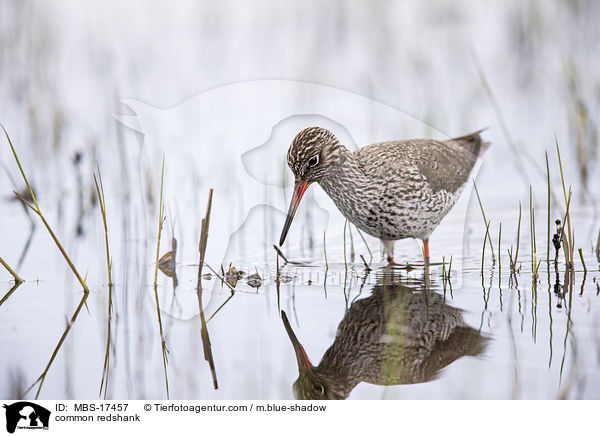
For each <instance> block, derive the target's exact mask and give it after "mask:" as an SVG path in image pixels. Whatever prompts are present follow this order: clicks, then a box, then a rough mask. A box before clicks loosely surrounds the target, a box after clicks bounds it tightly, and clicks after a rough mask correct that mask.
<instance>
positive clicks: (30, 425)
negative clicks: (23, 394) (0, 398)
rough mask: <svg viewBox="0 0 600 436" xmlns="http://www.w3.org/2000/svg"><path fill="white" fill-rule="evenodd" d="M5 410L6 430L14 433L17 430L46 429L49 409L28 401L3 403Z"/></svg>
mask: <svg viewBox="0 0 600 436" xmlns="http://www.w3.org/2000/svg"><path fill="white" fill-rule="evenodd" d="M3 407H4V408H5V409H6V411H5V414H6V431H8V432H9V433H14V432H15V430H16V429H19V430H40V429H42V430H48V424H49V422H50V411H49V410H48V409H46V408H44V407H42V406H40V405H38V404H35V403H30V402H29V401H19V402H17V403H13V404H4V406H3Z"/></svg>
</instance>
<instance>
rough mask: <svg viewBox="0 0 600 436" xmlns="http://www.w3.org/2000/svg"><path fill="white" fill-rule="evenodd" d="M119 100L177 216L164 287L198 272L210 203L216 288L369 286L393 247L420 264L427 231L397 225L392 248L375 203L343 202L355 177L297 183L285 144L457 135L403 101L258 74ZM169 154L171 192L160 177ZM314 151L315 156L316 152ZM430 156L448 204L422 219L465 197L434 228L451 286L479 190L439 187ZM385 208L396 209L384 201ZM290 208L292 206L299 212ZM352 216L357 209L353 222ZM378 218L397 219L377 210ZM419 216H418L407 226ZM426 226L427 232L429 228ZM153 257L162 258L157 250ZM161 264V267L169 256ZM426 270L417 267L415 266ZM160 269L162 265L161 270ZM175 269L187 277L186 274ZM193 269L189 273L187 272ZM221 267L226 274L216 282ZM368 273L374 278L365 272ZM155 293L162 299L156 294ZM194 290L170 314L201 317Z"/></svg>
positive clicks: (210, 273)
mask: <svg viewBox="0 0 600 436" xmlns="http://www.w3.org/2000/svg"><path fill="white" fill-rule="evenodd" d="M121 102H122V104H123V105H124V108H123V110H122V112H123V113H121V114H118V115H115V118H116V119H117V120H118V121H119V122H120V123H122V124H124V125H125V126H127V127H129V128H131V129H133V130H134V131H136V132H139V133H141V134H142V135H143V145H142V148H141V152H140V159H139V162H140V165H139V170H140V171H141V180H144V181H145V182H144V183H143V186H141V188H142V190H143V191H144V192H143V194H144V195H143V196H141V198H154V199H156V198H162V200H163V204H162V205H161V207H164V210H165V211H166V212H167V215H168V216H166V217H165V218H166V222H167V224H168V223H170V224H171V225H170V226H168V225H167V226H166V227H167V228H166V230H167V233H169V232H170V233H171V234H172V239H173V241H174V243H173V244H172V245H173V247H174V249H173V250H172V251H171V252H170V253H167V254H171V255H172V256H173V257H175V256H176V259H175V258H173V261H172V262H170V263H169V262H163V263H165V264H166V265H167V266H171V268H168V269H167V270H168V274H167V273H165V275H164V276H161V279H160V280H162V282H161V281H159V283H158V284H159V285H161V286H159V287H158V289H159V292H160V291H161V290H162V289H165V290H166V289H168V288H169V286H170V284H169V282H170V281H171V279H172V281H173V287H176V284H177V283H184V281H185V282H190V283H196V282H197V281H198V274H197V271H194V268H187V269H186V268H183V267H182V266H185V265H191V264H196V265H197V264H198V260H199V257H198V240H199V239H200V234H199V233H200V232H199V231H198V230H199V228H200V224H199V222H200V221H201V220H202V218H203V217H205V215H206V213H207V210H210V216H209V217H207V218H208V220H209V222H210V226H209V229H208V237H207V239H208V240H207V244H206V245H205V248H206V253H205V255H204V257H203V259H204V265H205V266H204V267H203V270H202V275H206V276H207V279H205V280H203V281H202V285H203V286H205V287H208V286H210V287H214V289H218V288H220V287H221V284H222V282H223V281H227V282H228V283H230V282H233V283H230V284H231V287H236V286H237V287H238V289H239V285H237V280H236V279H238V278H240V279H241V280H243V283H246V282H247V283H249V286H251V287H253V284H254V283H255V282H256V283H257V284H261V285H263V286H267V285H268V284H269V283H270V284H290V285H293V284H306V283H308V284H311V283H312V284H318V283H319V282H323V283H324V284H325V283H326V282H327V284H329V281H330V280H333V281H335V282H341V283H347V282H348V278H347V277H346V276H345V275H346V274H347V273H348V272H349V271H350V272H353V271H354V272H358V275H359V281H360V282H361V283H362V275H363V274H362V272H363V271H364V270H365V265H367V264H368V265H369V266H368V267H367V269H369V270H371V269H373V270H379V269H380V268H382V267H384V266H385V265H387V263H388V262H387V261H386V259H388V258H390V259H391V258H392V255H393V260H394V261H395V263H396V264H397V265H400V266H402V265H406V266H407V268H405V269H406V270H409V271H414V270H415V268H414V266H415V265H417V266H418V265H420V264H422V263H423V254H424V252H423V245H422V242H421V239H423V238H421V239H419V237H421V236H422V235H421V234H420V233H418V232H416V231H414V232H412V233H410V232H409V234H407V235H404V234H393V235H392V237H393V238H395V239H403V240H402V241H397V243H396V248H395V251H392V249H393V244H391V243H389V241H384V242H386V243H387V246H386V247H385V250H384V245H385V244H383V243H382V242H381V240H380V238H379V236H381V235H379V234H378V233H377V232H376V231H371V232H369V230H371V227H373V226H371V225H370V224H369V221H368V218H369V217H367V218H365V219H362V218H364V216H363V215H364V213H363V212H364V211H365V210H366V209H365V208H362V209H360V208H358V209H357V208H354V209H353V208H352V207H350V209H349V210H346V209H347V208H344V204H345V203H344V202H343V201H342V200H340V199H339V198H336V196H335V195H333V194H335V193H336V192H337V191H336V189H337V188H338V187H340V189H342V188H344V187H347V185H348V181H346V180H341V181H339V183H337V182H338V181H337V179H336V180H335V182H336V184H335V186H334V187H333V188H331V189H329V191H326V190H325V188H327V187H325V188H323V189H320V188H319V187H318V186H317V185H322V184H321V183H319V181H320V180H321V179H320V178H319V177H316V176H315V178H314V180H313V181H315V183H313V184H312V186H310V187H309V186H308V184H309V183H305V184H304V185H297V183H296V182H297V180H296V178H297V177H300V176H302V174H300V173H299V172H298V171H300V170H298V168H296V167H297V165H295V166H294V165H292V166H293V167H294V168H296V170H297V171H296V173H297V174H295V173H294V170H293V169H292V168H290V162H291V161H290V160H289V158H288V149H289V148H290V145H291V144H292V143H293V142H294V138H296V137H297V135H298V134H299V132H303V131H305V129H309V128H318V129H319V132H327V134H328V135H330V136H331V138H333V137H335V138H336V140H337V141H339V144H341V145H343V147H344V150H346V151H347V152H351V153H353V152H355V151H357V150H359V149H360V148H362V147H363V146H365V145H367V144H373V143H379V142H385V141H397V140H400V139H406V138H423V137H430V138H435V139H439V140H444V139H449V138H450V137H452V136H458V135H448V134H447V133H445V132H441V131H440V130H438V129H435V128H434V127H432V126H431V125H429V124H427V123H425V122H423V121H421V120H420V119H418V118H417V117H414V116H412V115H410V114H407V113H406V112H404V111H402V110H400V109H399V108H396V107H392V106H390V105H388V104H385V103H382V102H380V101H377V100H374V99H372V98H369V97H365V96H362V95H359V94H356V93H353V92H349V91H346V90H342V89H337V88H334V87H330V86H324V85H319V84H314V83H308V82H297V81H286V80H259V81H251V82H240V83H234V84H230V85H226V86H221V87H218V88H214V89H211V90H207V91H204V92H202V93H200V94H198V95H196V96H193V97H191V98H189V99H187V100H185V101H183V102H182V103H180V104H177V105H175V106H172V107H168V108H159V107H155V106H151V105H149V104H147V103H144V102H141V101H139V100H134V99H124V100H122V101H121ZM125 107H127V109H126V108H125ZM127 111H129V112H128V113H127ZM474 129H475V127H474ZM453 133H457V134H458V133H465V132H462V131H461V132H453ZM328 137H329V136H328ZM311 141H312V139H311V138H308V139H307V140H306V141H305V142H306V143H307V144H312V142H311ZM468 145H470V144H468ZM340 150H341V149H340ZM344 150H342V151H343V152H344V153H345V151H344ZM340 153H341V152H340ZM313 154H315V155H316V153H313ZM319 156H320V157H321V161H319V158H318V157H317V158H314V156H312V155H311V156H307V163H306V165H309V164H310V165H315V168H317V167H319V166H320V167H322V168H323V169H324V171H325V170H326V169H327V168H330V167H331V165H330V164H331V162H332V159H327V156H326V155H325V154H323V153H321V154H319ZM163 157H164V192H163V188H162V186H163V183H162V182H161V180H162V174H163V171H162V165H163ZM311 157H313V158H314V159H313V161H314V162H313V161H310V162H309V161H308V158H311ZM377 159H380V161H378V160H377ZM385 159H386V156H381V157H379V156H376V155H373V158H372V159H371V161H372V167H373V168H376V167H378V166H379V165H380V163H378V162H384V161H385ZM296 160H297V159H296ZM334 160H335V159H334ZM292 161H294V159H292ZM473 161H474V159H473ZM294 162H295V161H294ZM292 163H293V162H292ZM426 163H427V165H429V166H427V165H426V166H425V167H423V168H421V170H422V171H421V172H420V173H419V174H421V173H423V174H425V175H423V177H426V176H429V178H430V179H432V180H433V182H432V183H434V186H433V189H434V190H435V192H437V193H438V197H439V198H438V197H436V198H435V199H434V200H435V201H434V203H435V204H440V205H443V206H444V210H443V211H442V212H440V213H439V214H437V215H435V217H434V218H432V219H431V220H429V219H428V216H425V217H424V219H423V220H422V221H428V222H431V223H433V224H436V225H437V223H438V221H439V220H437V217H438V215H444V214H445V213H446V212H448V210H449V209H450V206H451V205H452V204H454V202H455V201H456V204H455V205H454V207H452V208H451V209H452V210H451V211H450V213H449V215H448V216H447V217H446V218H445V219H444V220H443V221H442V223H441V225H440V226H438V227H436V233H435V234H434V238H433V240H432V248H433V251H432V258H433V259H434V260H435V262H432V265H431V267H432V269H437V270H439V271H438V272H439V274H438V275H439V276H440V277H441V276H442V275H443V276H444V277H447V276H449V275H450V274H449V273H448V272H447V271H448V268H449V267H450V265H451V266H452V278H453V282H452V285H453V286H454V287H455V288H458V287H460V286H461V275H462V274H461V273H462V258H463V256H461V255H462V254H463V250H464V247H465V244H464V241H463V236H464V235H465V234H467V230H469V229H468V228H467V227H468V225H467V222H466V221H467V220H466V218H467V209H468V208H469V207H471V206H469V204H470V202H472V199H473V198H474V196H473V195H471V194H472V186H473V183H471V182H470V180H471V179H470V178H469V177H467V176H465V177H463V179H464V180H463V179H461V180H460V182H461V188H463V187H464V191H467V192H463V193H462V195H460V190H461V189H458V188H457V187H455V186H454V185H452V192H451V193H447V192H446V191H445V190H444V189H445V185H444V186H441V185H443V181H444V180H441V179H440V177H437V178H435V177H433V176H436V175H437V174H438V173H439V171H438V172H437V173H436V172H435V171H434V170H435V169H436V168H437V167H436V166H437V165H438V162H437V161H435V160H434V161H433V162H432V163H431V162H429V161H427V162H426ZM327 165H329V167H327ZM326 167H327V168H326ZM409 170H410V171H413V170H414V171H416V170H415V169H414V168H412V167H411V168H409V169H407V170H406V171H404V172H410V171H409ZM469 170H470V168H469ZM302 171H304V167H303V168H302ZM332 171H333V170H332ZM333 172H335V171H333ZM330 173H331V171H330ZM463 173H464V174H466V175H468V174H469V173H470V177H472V178H473V179H475V178H476V174H477V168H474V169H473V171H466V170H465V171H463ZM328 174H329V173H328ZM371 182H372V183H371ZM462 182H464V183H462ZM369 183H370V184H369V186H366V188H368V189H367V190H369V189H371V190H375V191H377V190H378V189H379V188H381V189H382V190H383V188H385V184H384V183H383V182H382V181H381V180H379V179H377V178H375V179H373V180H371V181H369ZM398 183H400V182H398ZM371 185H374V186H371ZM438 185H440V186H441V187H440V186H438ZM297 186H300V187H301V188H302V189H301V190H300V189H299V188H298V189H297ZM321 187H323V186H321ZM442 188H444V189H442ZM159 189H160V190H161V191H160V192H159V191H158V190H159ZM209 191H211V192H212V196H211V207H210V208H207V205H208V203H209V201H208V198H209ZM332 192H333V194H332ZM159 194H160V195H159ZM329 194H332V195H329ZM352 194H353V192H346V190H344V191H343V195H342V197H343V198H350V199H352V198H353V197H352ZM332 197H333V198H332ZM372 197H373V199H374V201H376V200H377V199H378V198H379V196H377V195H375V194H374V195H372ZM301 198H302V203H300V199H301ZM369 198H370V197H369ZM339 205H341V206H342V207H341V209H340V207H338V206H339ZM156 206H157V204H156V203H155V202H150V201H149V202H147V203H145V205H144V207H145V209H146V214H147V219H148V222H154V221H155V218H156V216H157V215H158V210H159V209H160V208H157V207H156ZM376 206H377V207H379V206H382V205H379V204H377V205H376ZM446 206H448V207H446ZM411 207H413V206H411ZM414 208H416V206H414V207H413V209H414ZM355 209H356V210H355ZM371 209H372V210H375V209H376V208H371ZM377 210H379V209H377ZM411 210H412V209H411ZM344 212H345V215H344ZM384 212H385V213H387V212H390V211H388V210H387V209H385V211H384ZM391 212H395V211H391ZM391 212H390V213H391ZM434 212H436V211H434ZM385 213H384V214H383V215H385ZM431 213H433V212H431ZM291 215H294V218H293V221H292V219H291ZM380 215H381V214H380ZM346 216H349V218H348V220H346ZM286 217H288V218H287V220H286ZM377 218H381V219H382V220H383V219H384V218H389V217H387V215H385V216H383V217H380V216H379V215H377ZM417 218H423V217H420V216H419V217H417ZM286 221H287V222H286ZM415 221H416V220H415V219H413V220H412V221H410V222H409V223H408V224H407V225H411V223H413V224H414V222H415ZM413 227H414V226H413ZM429 230H431V229H429V228H427V229H424V230H423V232H421V233H423V234H425V233H428V232H429ZM282 231H283V232H282ZM415 235H416V236H415ZM413 236H415V237H417V239H414V238H413ZM146 237H147V239H148V240H149V241H152V240H155V239H156V234H155V228H154V227H153V226H152V227H151V228H150V227H149V230H148V234H147V235H146ZM396 237H397V238H396ZM175 239H177V241H176V240H175ZM192 241H193V242H192ZM177 242H178V243H179V244H177ZM278 242H282V243H283V242H285V244H284V245H282V246H281V247H280V250H281V251H280V252H279V254H278V253H277V252H276V250H274V248H273V247H274V246H277V245H279V244H278ZM175 249H177V251H176V250H175ZM425 249H427V247H425ZM173 253H176V255H175V254H173ZM162 254H163V253H161V255H162ZM280 255H282V256H280ZM452 255H454V256H453V260H452V261H450V260H449V259H450V258H451V257H452ZM278 256H279V258H278ZM169 259H170V258H169ZM147 261H148V263H149V264H151V263H155V259H153V258H151V256H150V255H148V259H147ZM278 262H279V263H278ZM158 263H159V265H161V266H162V264H161V262H160V261H159V262H158ZM277 265H279V267H277ZM178 266H179V267H178ZM336 266H337V268H336ZM421 270H422V268H421V269H418V268H417V272H418V271H421ZM161 271H163V272H164V270H163V269H162V268H161ZM240 271H243V272H244V274H241V273H240ZM417 272H414V273H413V274H417ZM261 273H262V274H261ZM177 274H180V277H179V279H177V278H176V277H177ZM185 274H188V275H189V279H188V277H181V275H185ZM215 275H216V277H217V278H219V280H212V281H210V280H211V277H212V278H213V279H214V278H215ZM258 279H260V280H258ZM150 280H154V278H153V277H151V278H150ZM367 280H374V279H373V278H370V277H367ZM273 287H274V286H273ZM205 289H206V288H205ZM248 291H252V289H248ZM262 291H264V289H262ZM171 294H172V291H171ZM165 295H166V294H165ZM215 295H217V294H216V293H211V294H210V296H209V298H208V299H205V300H204V304H205V305H214V304H216V303H215V302H213V301H212V298H213V297H214V296H215ZM149 297H152V298H154V297H153V296H152V295H151V293H149ZM165 298H166V297H165ZM180 298H186V297H185V296H180ZM189 298H190V301H189V302H185V301H179V303H180V304H179V305H178V307H177V311H178V312H177V313H176V314H175V313H173V314H172V315H173V316H176V317H178V318H183V319H189V318H192V317H193V316H196V315H197V314H198V304H197V301H196V302H194V301H192V300H193V299H194V298H196V295H195V294H194V293H190V296H189ZM188 303H189V304H188ZM216 307H217V306H215V307H214V308H215V309H216ZM180 308H183V309H180ZM163 309H164V308H163Z"/></svg>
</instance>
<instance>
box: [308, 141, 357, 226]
mask: <svg viewBox="0 0 600 436" xmlns="http://www.w3.org/2000/svg"><path fill="white" fill-rule="evenodd" d="M343 157H344V158H343V159H341V161H340V163H339V164H338V165H336V166H335V167H334V168H333V169H332V171H330V172H329V174H327V176H325V177H323V178H322V179H321V180H319V185H320V186H321V187H322V188H323V190H324V191H325V192H326V193H327V195H329V197H331V199H332V200H333V202H334V203H335V205H336V206H337V207H338V209H339V210H340V211H341V212H342V214H343V215H345V216H346V217H348V216H349V214H351V213H352V212H353V211H354V212H355V211H356V210H357V209H360V208H357V207H356V206H357V203H358V202H360V201H361V198H362V197H363V193H364V187H365V186H367V185H368V179H367V177H366V176H365V173H364V171H363V170H362V168H361V166H360V164H359V162H358V161H357V159H356V157H355V156H354V154H353V153H351V152H350V151H348V150H347V149H346V148H344V150H343Z"/></svg>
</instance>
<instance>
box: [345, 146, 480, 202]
mask: <svg viewBox="0 0 600 436" xmlns="http://www.w3.org/2000/svg"><path fill="white" fill-rule="evenodd" d="M461 141H464V140H463V139H462V138H457V139H456V140H453V139H450V140H447V141H437V140H433V139H408V140H404V141H390V142H381V143H377V144H373V145H369V146H367V147H363V148H361V149H360V150H358V151H357V152H356V155H357V157H358V158H359V161H361V162H363V163H365V165H364V166H363V167H364V168H365V171H371V172H372V174H371V176H373V177H378V178H381V180H385V178H386V176H387V177H389V175H390V174H394V173H398V175H399V176H400V177H402V173H403V172H406V173H408V172H409V171H410V170H414V169H417V170H418V171H419V173H420V174H422V175H423V176H424V177H425V179H426V180H427V182H428V183H429V185H430V186H431V189H432V190H433V191H440V190H445V191H447V192H450V193H455V192H457V191H458V190H459V189H460V187H462V186H463V185H464V184H465V182H466V181H467V180H468V178H469V174H470V173H471V170H472V169H473V166H474V165H475V162H476V161H477V155H475V154H474V153H473V152H472V151H471V150H470V149H469V148H468V147H465V146H463V144H461Z"/></svg>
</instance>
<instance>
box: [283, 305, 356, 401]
mask: <svg viewBox="0 0 600 436" xmlns="http://www.w3.org/2000/svg"><path fill="white" fill-rule="evenodd" d="M281 319H282V321H283V325H284V326H285V330H286V331H287V334H288V336H289V338H290V341H291V342H292V345H293V347H294V352H295V353H296V360H297V361H298V372H299V375H298V379H297V380H296V382H295V383H294V386H293V390H294V397H296V399H298V400H341V399H344V398H345V395H344V394H343V393H341V392H337V390H336V389H335V384H334V383H331V381H330V380H328V378H327V377H326V375H325V374H321V373H320V372H319V370H318V368H316V367H314V366H313V365H312V364H311V363H310V360H309V359H308V355H307V354H306V351H305V350H304V347H303V346H302V344H300V341H298V338H297V337H296V335H295V334H294V331H293V330H292V327H291V326H290V322H289V321H288V318H287V316H286V314H285V312H284V311H283V310H282V311H281Z"/></svg>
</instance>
